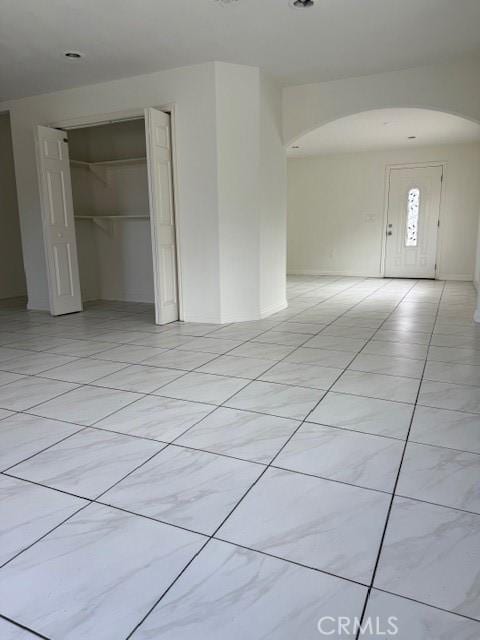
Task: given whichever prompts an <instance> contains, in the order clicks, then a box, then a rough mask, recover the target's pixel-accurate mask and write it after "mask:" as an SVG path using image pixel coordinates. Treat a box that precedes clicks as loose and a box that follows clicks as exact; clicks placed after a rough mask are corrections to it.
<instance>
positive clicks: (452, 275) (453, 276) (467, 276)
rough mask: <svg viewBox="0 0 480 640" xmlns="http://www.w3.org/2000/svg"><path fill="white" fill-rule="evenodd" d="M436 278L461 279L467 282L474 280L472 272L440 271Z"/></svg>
mask: <svg viewBox="0 0 480 640" xmlns="http://www.w3.org/2000/svg"><path fill="white" fill-rule="evenodd" d="M436 280H460V281H465V282H473V275H472V274H471V273H438V272H437V277H436Z"/></svg>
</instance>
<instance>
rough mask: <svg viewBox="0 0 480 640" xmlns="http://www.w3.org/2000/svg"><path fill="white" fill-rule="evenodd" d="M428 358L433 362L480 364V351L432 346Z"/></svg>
mask: <svg viewBox="0 0 480 640" xmlns="http://www.w3.org/2000/svg"><path fill="white" fill-rule="evenodd" d="M428 359H429V360H431V361H432V362H458V363H460V364H474V365H477V366H480V351H477V350H476V349H465V348H463V349H462V348H461V347H435V346H433V347H430V349H429V350H428Z"/></svg>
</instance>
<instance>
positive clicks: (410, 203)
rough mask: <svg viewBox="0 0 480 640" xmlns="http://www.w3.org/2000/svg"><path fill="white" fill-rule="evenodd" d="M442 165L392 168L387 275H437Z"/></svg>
mask: <svg viewBox="0 0 480 640" xmlns="http://www.w3.org/2000/svg"><path fill="white" fill-rule="evenodd" d="M442 175H443V168H442V167H441V166H431V167H411V168H404V169H400V168H399V169H391V170H390V178H389V191H388V215H387V229H386V234H387V243H386V255H385V276H386V277H389V278H435V270H436V264H435V263H436V253H437V234H438V225H439V214H440V193H441V188H442Z"/></svg>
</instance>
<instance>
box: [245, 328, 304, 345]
mask: <svg viewBox="0 0 480 640" xmlns="http://www.w3.org/2000/svg"><path fill="white" fill-rule="evenodd" d="M309 338H310V336H309V335H307V334H305V333H292V332H291V331H278V330H277V331H273V330H271V331H266V332H265V333H262V334H260V335H259V336H257V337H256V338H254V339H253V342H262V343H270V344H283V345H286V346H293V347H299V346H300V345H302V344H303V343H304V342H306V341H307V340H309Z"/></svg>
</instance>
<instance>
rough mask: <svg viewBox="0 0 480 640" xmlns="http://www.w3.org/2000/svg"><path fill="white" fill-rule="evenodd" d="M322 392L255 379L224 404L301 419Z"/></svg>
mask: <svg viewBox="0 0 480 640" xmlns="http://www.w3.org/2000/svg"><path fill="white" fill-rule="evenodd" d="M323 393H324V392H322V391H320V390H318V389H307V388H305V387H292V386H289V385H285V384H277V383H274V382H260V381H258V382H256V381H255V382H251V383H250V384H249V385H248V386H247V387H245V388H244V389H242V390H241V391H240V392H239V393H237V394H236V395H235V396H233V398H231V399H230V400H229V401H228V402H227V403H226V405H227V406H228V407H231V408H232V409H245V410H247V411H258V412H260V413H268V414H270V415H274V416H280V417H283V418H293V419H296V420H303V419H304V418H305V417H306V416H307V415H308V413H310V411H311V410H312V409H313V408H314V406H315V405H316V404H317V402H318V401H319V400H320V399H321V398H322V395H323Z"/></svg>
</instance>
